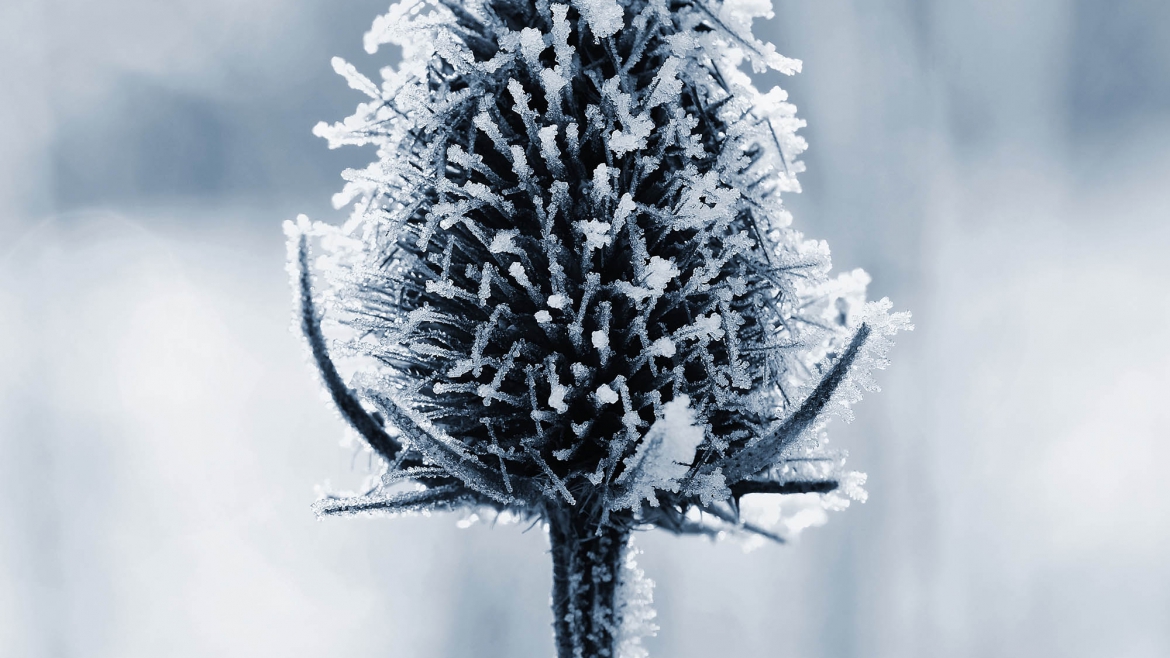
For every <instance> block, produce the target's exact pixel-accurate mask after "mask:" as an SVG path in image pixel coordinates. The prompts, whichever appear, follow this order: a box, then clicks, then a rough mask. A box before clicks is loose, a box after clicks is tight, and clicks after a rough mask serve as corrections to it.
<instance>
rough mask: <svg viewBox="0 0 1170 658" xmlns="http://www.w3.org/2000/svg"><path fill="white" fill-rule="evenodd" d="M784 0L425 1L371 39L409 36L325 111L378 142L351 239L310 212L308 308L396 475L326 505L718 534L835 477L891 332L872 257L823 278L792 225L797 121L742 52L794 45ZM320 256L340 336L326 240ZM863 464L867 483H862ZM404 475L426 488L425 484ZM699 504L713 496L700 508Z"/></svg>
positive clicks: (772, 65) (341, 137) (820, 263)
mask: <svg viewBox="0 0 1170 658" xmlns="http://www.w3.org/2000/svg"><path fill="white" fill-rule="evenodd" d="M764 15H768V16H770V4H769V3H767V2H763V3H761V2H746V1H744V0H725V1H724V2H722V3H721V2H718V1H717V0H671V1H667V0H573V1H572V2H570V3H569V4H557V3H550V2H548V1H547V0H535V1H533V0H486V1H483V2H474V1H473V2H460V1H459V0H428V1H426V2H421V1H418V0H404V1H403V2H400V3H398V4H396V5H394V6H393V7H392V8H391V9H390V12H389V13H388V14H386V15H385V16H382V17H380V18H379V19H378V20H377V21H376V22H375V24H374V27H373V29H372V30H371V31H370V32H369V33H368V34H367V35H366V40H365V45H366V49H367V50H368V51H369V52H370V53H374V52H376V51H377V49H378V48H379V47H380V46H382V45H383V44H387V43H389V44H395V45H398V46H401V48H402V53H403V58H402V62H401V64H400V65H399V66H398V67H397V68H389V67H387V68H384V69H382V71H381V77H382V81H381V83H380V84H376V83H374V82H373V81H371V80H370V79H368V78H366V77H364V76H363V75H362V74H360V73H359V72H357V70H356V69H355V68H354V67H353V66H351V65H350V64H348V63H346V62H344V61H341V60H340V59H337V60H335V61H334V65H335V68H336V69H337V71H338V72H339V73H340V74H342V75H343V76H345V78H346V79H347V80H348V81H349V84H350V86H352V87H353V88H354V89H356V90H358V91H361V92H363V93H365V94H366V95H368V96H369V97H370V100H369V101H368V102H366V103H363V104H362V105H360V106H359V107H358V111H357V113H356V114H354V115H353V116H352V117H350V118H348V119H346V120H345V121H343V122H341V123H338V124H335V125H324V124H321V125H319V126H318V127H317V129H316V131H315V132H316V133H317V134H319V135H321V136H324V137H326V138H328V139H329V142H330V145H331V146H333V147H336V146H340V145H343V144H374V145H376V146H377V149H378V151H377V153H378V158H377V160H376V161H375V162H373V163H372V164H371V165H370V166H368V167H367V168H365V169H362V170H349V171H346V172H345V174H344V176H345V178H346V179H347V181H348V183H347V184H346V186H345V189H344V191H343V192H342V193H341V194H339V195H338V196H337V197H336V198H335V203H336V205H338V206H339V207H341V206H344V205H347V204H351V203H352V204H353V208H354V210H353V214H352V217H351V219H350V220H349V221H348V222H347V223H345V225H344V226H342V227H339V228H335V227H331V226H327V225H323V224H310V223H309V222H308V221H307V220H304V219H302V220H301V221H300V222H299V223H298V224H291V223H290V224H289V225H288V231H289V234H290V245H291V246H292V248H293V266H294V267H293V271H294V274H295V276H296V281H297V286H298V295H299V299H300V303H301V308H302V324H303V328H304V331H305V333H306V335H307V336H308V338H309V343H310V347H311V348H312V351H313V354H314V358H315V360H316V361H317V363H318V365H319V366H320V368H321V370H322V373H323V376H324V378H325V381H326V384H327V387H328V388H329V390H330V392H331V394H332V395H333V398H334V400H335V401H336V402H337V404H338V406H339V408H340V409H341V411H342V414H343V415H344V416H345V417H346V419H347V420H348V421H349V422H350V423H351V424H352V425H353V426H354V428H355V429H357V431H358V432H359V433H360V434H361V435H362V436H363V437H365V439H366V440H367V441H368V442H369V444H370V446H371V447H372V448H373V449H374V450H375V451H377V452H378V453H379V454H381V456H382V457H383V458H384V459H385V460H386V462H387V464H388V467H387V471H386V473H385V475H384V476H383V481H384V485H383V487H382V488H380V489H379V490H377V491H374V492H372V493H370V494H369V495H367V496H363V497H359V498H345V499H326V500H323V501H320V502H319V503H318V511H319V512H321V513H352V512H359V511H374V510H384V511H390V512H398V511H410V510H420V509H438V508H449V507H453V506H464V505H469V506H488V507H493V508H495V509H497V510H504V509H508V510H510V511H513V512H518V513H520V514H523V515H529V516H535V517H548V516H549V515H551V514H553V513H556V512H557V510H571V512H572V514H573V515H574V516H575V517H576V518H587V519H593V520H594V521H595V522H596V523H597V524H598V525H599V527H600V526H606V525H613V526H622V527H627V528H628V527H632V526H636V525H657V526H659V527H663V528H666V529H668V530H672V531H675V532H716V531H718V530H719V529H721V528H722V527H723V526H725V525H727V524H730V525H731V526H732V527H736V528H739V529H748V530H756V531H759V532H763V533H768V531H767V530H766V529H765V528H761V527H757V526H753V525H751V524H750V523H745V522H744V521H743V520H742V519H740V518H738V516H737V515H738V509H739V507H738V504H737V503H738V500H739V498H740V497H741V496H743V495H746V494H751V493H793V492H810V491H812V492H827V491H830V490H833V489H836V488H837V487H838V486H839V485H840V484H841V483H842V482H843V481H844V480H843V479H842V477H843V472H842V471H841V465H842V461H843V460H842V459H841V458H840V455H837V454H833V453H828V452H826V451H825V450H824V448H823V446H822V445H821V440H820V438H819V436H820V431H819V430H820V428H821V426H822V425H823V423H824V419H825V418H826V417H827V414H828V413H829V412H831V411H832V410H833V409H846V410H847V407H848V405H849V404H850V403H852V402H853V401H855V400H856V399H857V397H858V395H859V392H860V390H861V389H867V388H873V383H872V380H871V379H870V378H869V371H870V370H871V369H873V368H875V367H876V368H880V367H882V366H883V365H884V352H885V350H886V348H887V345H888V342H889V337H890V336H891V335H892V334H893V333H894V332H895V331H896V330H897V329H899V328H903V327H906V326H908V324H907V320H908V318H907V317H906V316H905V314H894V315H889V314H888V313H887V310H888V309H889V303H888V302H887V301H885V300H883V301H882V302H878V303H876V304H868V305H867V304H865V303H864V288H865V284H866V283H867V281H868V278H867V277H866V276H865V275H864V273H861V272H860V271H855V272H851V273H848V274H845V275H842V276H839V277H837V278H830V277H829V275H828V272H829V269H830V263H829V252H828V248H827V246H826V245H825V244H824V243H823V242H817V241H811V240H806V239H805V238H804V237H803V236H802V235H801V234H800V233H799V232H797V231H796V230H794V229H793V228H792V227H791V225H790V224H791V217H790V215H789V214H788V212H787V211H786V210H785V209H784V207H783V204H782V202H781V194H782V193H783V192H792V191H797V190H798V184H797V181H796V178H795V176H796V174H797V173H798V172H799V171H801V170H802V164H801V163H800V162H799V161H797V160H796V158H797V156H798V155H799V153H800V152H801V151H802V150H803V149H804V147H805V144H804V141H803V140H802V139H801V138H800V137H798V136H797V135H796V131H797V130H798V129H799V128H800V127H801V126H802V125H803V122H802V121H800V120H799V119H797V118H796V116H795V108H794V107H793V106H792V105H790V104H789V103H788V102H787V97H786V94H785V92H784V91H783V90H781V89H780V88H779V87H774V88H772V89H771V90H770V91H768V92H767V93H760V92H759V91H757V90H756V88H755V87H754V86H753V84H752V80H751V77H750V75H749V74H748V73H746V72H745V71H744V70H743V68H745V65H750V68H751V69H752V70H753V71H754V72H757V73H759V72H763V71H765V70H767V69H774V70H777V71H780V72H782V73H786V74H791V73H794V72H796V71H798V70H799V68H800V63H799V62H798V61H796V60H792V59H788V58H785V57H783V56H781V55H779V54H777V53H776V52H775V49H774V47H773V46H771V45H770V44H764V43H762V42H760V41H758V40H757V39H756V38H755V37H753V36H752V34H751V31H750V27H751V22H752V19H753V18H755V17H758V16H764ZM312 236H319V237H320V238H321V243H322V246H323V247H324V249H325V253H326V255H325V256H323V257H322V258H321V263H320V268H319V269H320V270H321V271H322V272H323V273H324V274H325V277H326V282H327V285H326V286H325V294H324V296H323V297H324V299H325V300H326V302H327V303H326V305H325V311H326V312H325V315H326V317H328V318H329V319H331V320H333V321H335V322H336V323H337V324H338V325H340V326H342V327H345V328H347V330H346V331H345V332H343V334H344V335H343V336H342V337H340V338H338V339H337V340H336V341H335V344H334V345H333V348H334V349H336V350H341V351H342V352H343V353H345V354H346V355H348V356H357V357H361V359H360V361H361V363H363V364H364V365H363V366H362V367H360V368H359V371H358V373H357V374H356V375H355V376H354V377H353V378H352V379H351V380H350V381H348V382H345V381H343V380H342V378H341V376H340V375H339V374H338V373H337V370H336V368H334V366H333V363H332V361H330V358H329V349H328V346H327V344H326V340H325V338H324V336H323V334H322V331H321V326H320V318H319V316H318V311H317V307H316V306H315V305H314V303H313V300H312V296H311V293H312V290H311V276H310V270H309V262H308V247H307V238H308V237H312ZM856 479H857V478H856V477H854V478H852V480H850V481H853V482H855V481H856ZM404 480H413V481H415V482H416V483H421V484H422V485H423V486H422V487H415V488H413V489H406V490H404V489H402V488H401V487H398V486H396V485H397V484H398V483H400V482H402V481H404ZM694 510H699V511H702V512H706V514H700V515H696V514H694V513H693V512H694Z"/></svg>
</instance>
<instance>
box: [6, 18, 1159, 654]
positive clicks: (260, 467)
mask: <svg viewBox="0 0 1170 658" xmlns="http://www.w3.org/2000/svg"><path fill="white" fill-rule="evenodd" d="M385 8H386V6H385V3H384V2H375V1H372V0H350V1H349V2H346V3H336V2H325V1H322V0H251V1H250V2H238V1H236V0H171V1H169V2H150V1H148V0H115V1H111V2H104V3H90V2H81V1H80V0H9V1H7V2H4V3H0V89H3V90H4V93H3V95H2V96H0V236H2V237H0V500H2V501H3V503H2V504H0V655H4V656H14V657H23V656H28V657H33V658H40V657H42V656H45V657H48V656H54V657H55V656H87V657H88V656H99V657H101V656H111V657H114V656H117V657H133V656H158V655H166V656H213V655H214V656H258V655H259V656H264V655H281V656H289V657H295V656H319V655H333V656H350V655H352V656H357V655H377V656H402V657H411V658H430V657H436V658H437V657H440V656H441V657H451V658H463V657H467V658H471V657H473V656H474V657H476V658H492V657H496V656H499V657H504V656H507V657H514V656H521V657H527V656H546V655H551V653H552V640H551V628H550V627H549V624H550V622H551V614H550V613H549V611H548V607H547V602H548V590H549V583H550V575H549V570H550V565H549V558H548V556H547V555H545V553H544V551H545V543H544V539H543V537H542V535H541V533H540V532H539V531H537V530H533V531H530V532H527V533H525V532H524V528H523V527H518V526H501V527H496V528H488V527H485V526H483V525H477V526H472V527H471V528H469V529H459V528H456V524H455V522H456V520H457V518H454V517H446V518H431V519H423V518H416V519H405V520H395V521H386V520H358V521H344V520H335V521H326V522H318V521H316V520H315V519H314V518H313V515H312V513H311V512H310V510H309V505H310V503H311V502H312V501H313V500H314V498H315V494H314V490H313V487H314V485H315V484H318V483H321V482H323V481H325V480H326V479H329V480H331V481H332V483H333V484H334V485H335V486H347V485H352V484H356V483H357V482H358V481H360V480H361V479H362V477H364V476H365V474H366V472H367V469H368V464H367V463H366V461H365V458H364V457H362V456H360V455H356V454H355V452H354V451H353V450H352V449H346V448H342V447H339V442H340V441H341V440H342V439H343V438H345V432H344V431H343V428H342V426H341V423H340V422H339V421H338V420H337V418H336V417H335V416H334V415H333V413H332V412H331V411H330V409H329V407H328V406H327V405H326V404H325V403H324V401H323V399H322V397H321V394H320V392H319V389H318V385H317V383H316V381H315V379H314V375H313V373H312V372H311V371H310V369H309V368H308V367H307V366H306V365H305V363H304V361H303V352H302V348H301V346H300V344H299V342H298V340H297V339H296V337H295V336H294V335H292V334H290V333H289V331H288V327H289V319H290V315H289V313H290V311H289V307H290V294H289V292H288V289H287V278H286V274H285V272H284V242H283V236H282V235H281V232H280V222H281V221H282V220H285V219H289V218H291V217H293V216H295V214H296V213H298V212H306V213H308V214H310V215H311V216H313V217H314V218H317V219H328V218H330V217H334V216H335V215H334V213H333V211H332V210H330V208H329V205H328V203H329V196H330V195H331V194H332V193H333V192H335V191H336V190H337V189H339V187H340V179H339V177H338V172H339V171H340V170H341V169H342V168H343V167H346V166H354V165H362V164H365V163H366V162H367V161H368V160H369V159H370V157H371V154H370V153H367V152H363V151H360V150H358V149H352V148H351V149H348V150H342V151H328V150H326V147H325V143H324V141H323V140H319V139H317V138H314V137H312V136H311V134H310V132H309V130H310V128H311V127H312V125H313V124H314V123H315V122H316V121H318V120H322V119H325V120H330V121H333V120H337V119H340V118H342V117H344V116H347V115H348V114H349V113H350V111H351V110H352V107H353V106H354V105H355V104H356V103H357V102H358V100H359V98H358V95H357V94H356V92H352V91H350V90H348V89H347V88H346V87H345V84H344V82H343V81H342V80H340V79H339V78H337V77H336V76H335V75H334V74H333V73H332V71H331V69H330V65H329V58H330V56H332V55H342V56H344V57H346V58H347V59H350V61H353V62H355V63H356V64H358V66H359V68H365V70H367V71H370V72H372V71H374V70H375V69H376V67H377V65H379V64H380V63H382V60H371V59H369V58H367V57H365V56H364V55H363V54H362V53H361V50H360V38H361V34H362V33H363V32H364V31H365V29H366V28H367V27H368V25H369V23H370V21H371V20H372V19H373V17H374V15H375V14H376V13H378V12H380V11H384V10H385ZM1168 26H1170V4H1166V3H1164V2H1161V1H1160V0H1146V1H1142V0H1129V1H1124V0H1123V1H1122V2H1105V1H1104V0H1063V1H1059V0H1010V1H1009V0H998V1H982V2H975V1H969V0H962V1H959V0H956V1H954V2H947V3H928V2H921V1H914V0H905V1H904V2H899V1H897V0H855V1H853V2H850V1H848V0H819V1H813V0H784V2H782V3H781V4H779V5H778V6H777V17H776V19H775V20H773V21H771V22H770V23H768V24H767V26H766V27H758V28H757V34H759V35H761V36H763V37H766V38H768V39H769V40H772V41H774V42H776V43H777V45H778V48H779V50H780V51H781V52H783V53H784V54H786V55H790V56H794V57H799V58H801V59H803V60H804V62H805V72H804V73H803V74H802V75H800V76H797V77H796V78H795V79H791V80H784V81H782V82H783V84H784V85H785V87H786V88H788V89H789V90H790V91H791V92H792V97H793V100H794V101H795V102H796V103H797V105H798V106H799V107H800V111H801V115H802V116H803V117H804V118H805V119H807V120H808V121H809V124H810V125H809V127H808V128H807V129H806V130H805V131H804V132H803V134H804V135H805V136H806V137H807V138H808V140H809V142H810V144H811V146H810V150H809V151H808V153H807V154H806V155H805V157H804V159H805V161H806V162H807V163H808V167H809V171H808V172H807V173H806V174H804V175H803V177H802V182H803V184H804V188H805V191H804V193H803V194H802V195H799V196H792V197H790V200H789V204H790V206H791V207H792V208H793V210H794V213H795V215H796V218H797V224H798V225H799V226H800V227H802V228H803V229H804V230H805V232H806V233H808V234H809V235H812V236H816V237H823V238H825V239H827V240H828V241H829V243H830V245H831V246H832V247H833V250H834V260H835V262H836V264H837V267H838V268H839V269H842V270H844V269H850V268H853V267H864V268H866V269H867V270H868V271H869V272H870V273H871V274H872V275H873V277H874V283H873V284H872V286H871V291H872V293H873V296H874V297H880V296H883V295H889V296H890V297H891V298H893V300H894V301H895V305H896V306H895V307H896V308H897V309H909V310H912V311H913V312H914V314H915V322H916V324H917V326H918V330H917V331H916V332H914V333H913V334H909V335H906V336H904V337H902V338H901V339H900V341H899V343H900V344H899V345H898V346H897V348H895V350H894V353H893V361H894V364H893V366H892V367H891V368H890V369H889V370H888V371H886V372H884V373H880V374H879V381H880V382H881V383H882V385H883V388H884V389H885V390H884V391H883V392H882V393H880V394H877V395H871V396H869V397H868V398H867V399H866V400H865V401H864V402H863V403H862V404H861V405H860V406H859V407H858V408H857V421H856V422H855V423H854V424H853V425H850V426H840V425H838V426H835V427H834V428H833V431H832V432H833V433H832V435H833V440H834V442H835V443H836V444H837V445H839V446H843V447H846V448H848V449H849V450H850V452H851V454H852V456H851V458H850V463H851V465H852V466H853V467H854V468H860V469H862V470H866V471H868V472H869V475H870V479H869V484H868V489H869V491H870V501H869V502H868V503H867V504H865V505H855V506H853V507H852V508H850V509H849V510H848V511H846V512H844V513H841V514H836V515H834V518H833V519H832V520H831V522H830V523H829V525H828V526H826V527H823V528H817V529H813V530H810V531H807V532H806V533H805V534H804V535H803V536H802V537H801V539H800V541H799V542H798V543H797V544H795V545H793V546H788V547H775V546H766V547H764V548H761V549H759V550H757V551H755V552H752V553H748V554H745V553H744V552H743V551H742V550H741V549H740V547H739V546H738V545H736V544H734V543H725V544H711V543H709V542H707V541H704V540H699V539H676V538H673V537H669V536H664V535H660V534H653V533H652V534H645V535H640V536H639V537H638V542H639V544H640V546H641V547H642V548H643V549H645V551H646V554H645V555H644V556H643V557H642V558H641V565H642V566H643V567H644V568H645V569H646V571H647V573H648V575H650V576H651V577H652V578H654V579H655V580H656V581H657V583H658V589H657V592H656V597H655V598H656V600H657V602H656V603H657V605H656V607H657V608H658V611H659V622H660V624H661V626H662V627H663V629H664V630H663V631H662V632H661V633H660V635H659V637H658V638H655V639H652V640H650V641H649V642H648V645H649V647H650V649H651V653H652V655H653V656H662V657H666V656H670V657H673V658H690V657H695V658H698V657H704V658H705V657H707V656H712V655H717V656H724V655H726V656H780V657H788V656H792V657H798V656H799V657H809V658H820V657H825V658H829V657H849V656H866V657H871V656H873V657H881V656H899V657H904V656H911V657H914V656H922V657H926V656H956V657H963V656H972V657H974V656H980V657H982V656H1069V657H1080V656H1085V657H1088V656H1116V657H1119V658H1129V657H1133V658H1138V657H1144V656H1166V655H1170V625H1168V624H1167V623H1166V620H1167V619H1170V558H1167V557H1166V556H1167V555H1170V478H1167V477H1166V476H1165V472H1166V464H1167V463H1170V404H1168V402H1167V397H1168V395H1170V341H1168V340H1167V337H1168V336H1170V292H1168V291H1170V223H1168V222H1167V218H1168V217H1170V41H1167V40H1166V39H1165V33H1166V30H1167V28H1168Z"/></svg>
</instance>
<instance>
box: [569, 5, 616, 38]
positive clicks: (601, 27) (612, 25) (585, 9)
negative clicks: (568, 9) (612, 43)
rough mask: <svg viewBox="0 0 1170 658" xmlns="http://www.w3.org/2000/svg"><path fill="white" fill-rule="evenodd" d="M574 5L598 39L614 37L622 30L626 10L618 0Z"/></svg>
mask: <svg viewBox="0 0 1170 658" xmlns="http://www.w3.org/2000/svg"><path fill="white" fill-rule="evenodd" d="M573 5H574V6H576V7H577V11H579V12H581V15H582V16H583V17H585V22H586V23H588V24H589V30H590V31H591V32H593V35H594V36H596V37H597V38H598V39H604V38H605V37H609V36H613V35H614V34H616V33H617V31H618V30H620V29H622V25H623V24H624V22H623V20H622V19H623V17H624V16H625V10H623V9H622V6H621V5H619V4H618V3H617V0H576V1H575V2H574V3H573Z"/></svg>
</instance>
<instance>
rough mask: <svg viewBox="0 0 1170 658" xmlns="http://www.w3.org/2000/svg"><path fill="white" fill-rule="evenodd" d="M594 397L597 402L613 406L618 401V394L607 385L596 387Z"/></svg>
mask: <svg viewBox="0 0 1170 658" xmlns="http://www.w3.org/2000/svg"><path fill="white" fill-rule="evenodd" d="M595 395H596V396H597V399H598V400H601V401H602V402H603V403H605V404H613V403H614V402H617V401H618V394H617V393H616V392H615V391H614V390H613V389H612V388H610V387H609V384H602V385H601V386H598V387H597V393H595Z"/></svg>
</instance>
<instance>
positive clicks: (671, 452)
mask: <svg viewBox="0 0 1170 658" xmlns="http://www.w3.org/2000/svg"><path fill="white" fill-rule="evenodd" d="M704 434H705V431H704V427H703V425H700V424H697V423H696V419H695V411H694V409H691V400H690V398H688V397H687V396H685V395H680V396H678V397H677V398H675V399H673V400H671V401H670V402H667V403H666V404H665V405H663V407H662V418H659V419H658V420H656V421H654V424H653V425H651V426H650V429H649V430H647V431H646V435H645V436H643V437H642V441H641V442H640V443H639V444H638V451H637V452H635V453H634V454H633V455H632V456H630V457H628V458H627V459H626V460H625V470H624V471H623V472H622V474H621V476H619V477H618V479H617V483H618V484H626V485H627V488H626V491H625V493H624V495H622V496H621V497H619V498H618V499H617V500H615V501H614V503H613V509H624V508H629V509H634V508H636V507H638V506H640V505H641V504H642V501H643V500H647V501H649V502H650V504H651V505H657V504H658V499H657V497H656V496H655V495H654V490H655V489H661V490H663V491H673V492H677V491H678V490H679V484H680V481H681V480H682V477H683V476H684V475H686V474H687V471H688V470H690V467H691V462H693V461H694V460H695V451H696V450H697V449H698V447H699V444H700V443H702V442H703V436H704Z"/></svg>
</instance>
